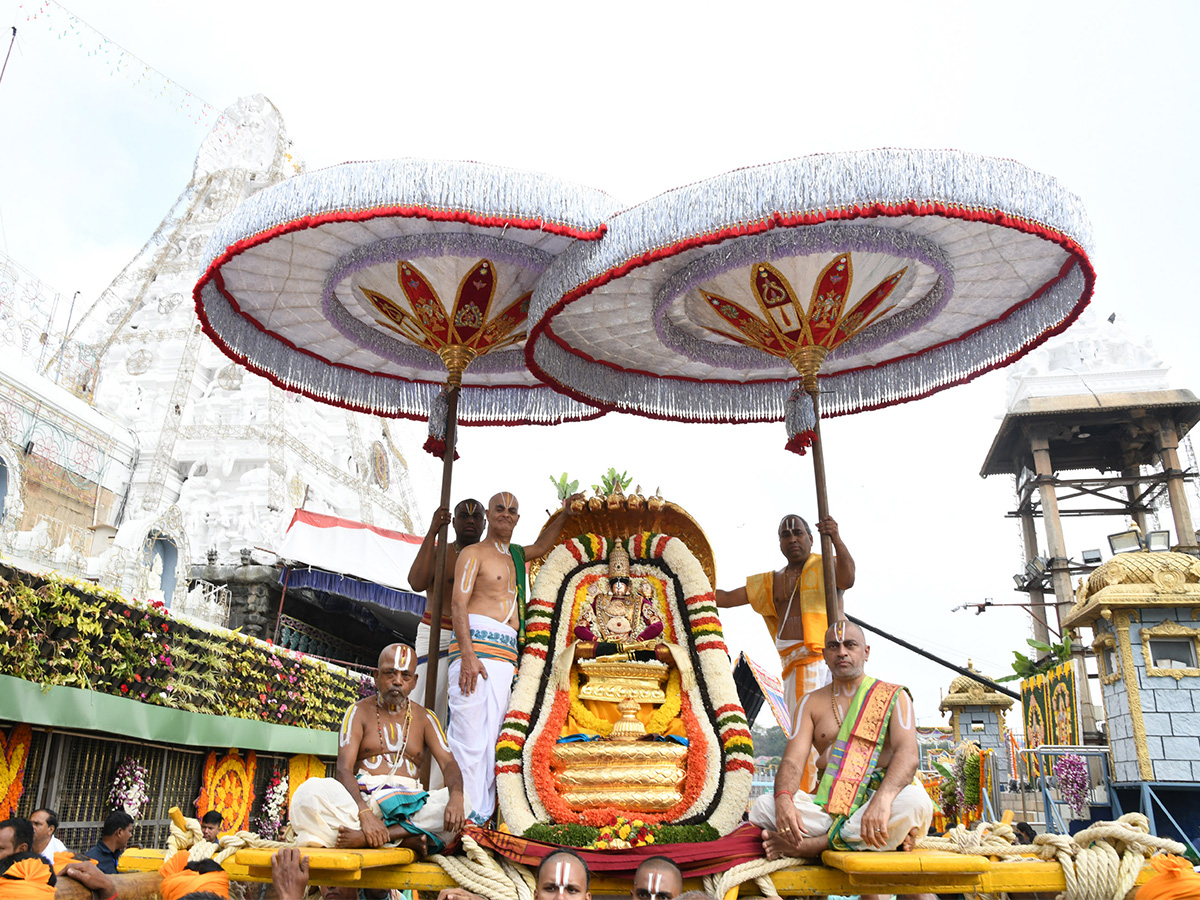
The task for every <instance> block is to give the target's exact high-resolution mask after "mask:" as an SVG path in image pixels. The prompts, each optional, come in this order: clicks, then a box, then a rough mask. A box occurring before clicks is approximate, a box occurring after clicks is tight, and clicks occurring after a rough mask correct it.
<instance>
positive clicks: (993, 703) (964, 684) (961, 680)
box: [938, 660, 1013, 712]
mask: <svg viewBox="0 0 1200 900" xmlns="http://www.w3.org/2000/svg"><path fill="white" fill-rule="evenodd" d="M967 669H969V670H970V671H972V672H977V671H978V670H977V669H976V668H975V667H974V666H973V665H972V664H971V663H970V661H969V660H968V662H967ZM980 674H982V673H980ZM1012 705H1013V700H1012V697H1006V696H1005V695H1004V694H1001V693H999V692H998V691H993V690H990V689H989V688H988V687H987V686H986V685H984V684H983V683H982V682H979V681H976V680H975V679H974V678H968V677H967V676H966V675H959V676H958V677H956V678H955V679H954V680H953V681H952V682H950V693H948V694H947V695H946V696H945V697H944V698H943V699H942V702H941V703H940V704H938V710H939V711H941V712H946V711H948V710H961V709H962V708H963V707H964V706H990V707H992V708H995V709H1009V708H1011V707H1012Z"/></svg>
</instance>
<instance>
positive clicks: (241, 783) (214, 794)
mask: <svg viewBox="0 0 1200 900" xmlns="http://www.w3.org/2000/svg"><path fill="white" fill-rule="evenodd" d="M256 760H257V757H256V756H255V754H254V751H253V750H251V751H250V752H249V753H247V754H246V758H245V759H244V760H243V759H242V758H241V757H240V756H239V755H238V752H237V750H232V749H231V750H230V751H229V752H228V753H226V754H225V755H224V756H223V757H222V758H221V759H220V760H218V759H217V751H215V750H213V751H212V752H210V753H209V754H208V759H207V760H206V761H205V763H204V785H203V786H202V787H201V789H200V798H199V799H198V800H197V801H196V815H197V816H198V817H199V816H203V815H204V814H205V813H206V812H208V811H210V810H216V811H217V812H219V813H220V814H221V818H222V819H223V820H224V826H223V827H224V828H225V829H226V830H228V831H245V830H248V829H249V827H250V807H251V806H253V805H254V767H255V763H256Z"/></svg>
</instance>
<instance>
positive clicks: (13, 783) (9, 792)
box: [0, 723, 33, 819]
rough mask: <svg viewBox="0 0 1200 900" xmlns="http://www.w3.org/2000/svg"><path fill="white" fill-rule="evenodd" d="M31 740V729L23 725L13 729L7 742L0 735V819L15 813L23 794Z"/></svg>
mask: <svg viewBox="0 0 1200 900" xmlns="http://www.w3.org/2000/svg"><path fill="white" fill-rule="evenodd" d="M32 740H33V729H32V728H30V727H29V726H28V725H26V724H24V723H22V724H20V725H17V726H16V727H14V728H13V730H12V731H10V732H9V733H8V738H7V740H6V739H5V738H4V736H3V735H0V750H2V751H3V756H0V819H7V818H9V817H10V816H14V815H16V813H17V801H19V800H20V799H21V795H22V794H23V793H24V792H25V762H26V760H28V759H29V744H30V742H31V741H32Z"/></svg>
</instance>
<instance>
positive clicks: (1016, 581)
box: [1013, 575, 1027, 590]
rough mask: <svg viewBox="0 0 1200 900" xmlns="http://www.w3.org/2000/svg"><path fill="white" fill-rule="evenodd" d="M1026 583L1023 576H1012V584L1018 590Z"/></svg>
mask: <svg viewBox="0 0 1200 900" xmlns="http://www.w3.org/2000/svg"><path fill="white" fill-rule="evenodd" d="M1026 581H1027V579H1026V578H1025V576H1024V575H1014V576H1013V583H1014V584H1016V586H1017V589H1018V590H1019V589H1021V588H1023V587H1025V582H1026Z"/></svg>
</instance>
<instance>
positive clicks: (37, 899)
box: [0, 859, 54, 900]
mask: <svg viewBox="0 0 1200 900" xmlns="http://www.w3.org/2000/svg"><path fill="white" fill-rule="evenodd" d="M51 874H52V873H51V872H50V867H49V866H48V865H46V861H45V860H44V859H22V860H20V861H19V862H15V863H13V864H12V865H11V866H9V867H8V871H6V872H5V873H4V875H3V876H0V898H3V900H51V898H53V897H54V888H53V887H51V886H50V883H49V882H50V875H51Z"/></svg>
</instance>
